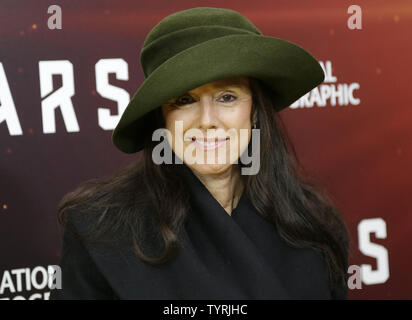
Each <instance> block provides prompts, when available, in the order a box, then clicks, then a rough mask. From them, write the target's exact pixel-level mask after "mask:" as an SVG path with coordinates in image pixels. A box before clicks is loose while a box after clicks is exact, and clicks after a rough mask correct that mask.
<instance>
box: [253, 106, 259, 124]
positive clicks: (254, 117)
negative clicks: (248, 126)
mask: <svg viewBox="0 0 412 320" xmlns="http://www.w3.org/2000/svg"><path fill="white" fill-rule="evenodd" d="M257 119H258V117H257V109H256V108H255V110H254V112H253V116H252V126H253V124H254V123H256V122H257Z"/></svg>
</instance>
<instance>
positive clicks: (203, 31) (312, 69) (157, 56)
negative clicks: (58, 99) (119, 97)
mask: <svg viewBox="0 0 412 320" xmlns="http://www.w3.org/2000/svg"><path fill="white" fill-rule="evenodd" d="M140 63H141V65H142V68H143V72H144V75H145V80H144V81H143V83H142V84H141V86H140V87H139V89H138V90H137V92H136V93H135V94H134V95H133V98H132V99H131V101H130V102H129V104H128V106H127V108H126V110H125V111H124V112H123V114H122V116H121V118H120V121H119V123H118V124H117V126H116V128H115V129H114V131H113V135H112V142H113V144H114V145H115V146H116V148H118V149H119V150H120V151H122V152H124V153H134V152H138V151H140V150H141V149H142V148H143V147H144V136H145V135H147V134H151V132H148V129H147V118H146V117H147V116H148V114H149V112H150V111H153V110H154V109H156V108H158V107H160V106H161V105H162V104H163V103H165V102H167V101H168V100H169V99H171V98H173V97H176V96H179V95H181V94H184V93H186V92H187V91H190V90H192V89H194V88H197V87H199V86H201V85H203V84H205V83H208V82H211V81H215V80H219V79H223V78H228V77H233V76H251V77H255V78H257V79H259V80H261V81H262V82H263V83H264V84H265V85H267V86H268V88H270V89H271V91H272V92H273V94H274V96H275V97H276V110H277V111H280V110H282V109H284V108H286V107H288V106H289V105H291V104H292V103H293V102H295V101H296V100H297V99H299V98H300V97H301V96H303V95H304V94H306V93H307V92H309V91H310V90H312V89H313V88H315V87H316V86H317V85H319V84H320V83H322V82H323V80H324V72H323V69H322V67H321V66H320V64H319V62H318V61H317V60H316V59H315V58H314V57H313V56H312V55H311V54H310V53H308V52H307V51H305V50H304V49H303V48H301V47H299V46H298V45H296V44H294V43H291V42H289V41H286V40H282V39H278V38H274V37H270V36H264V35H263V34H262V33H261V32H260V30H259V29H257V28H256V26H255V25H254V24H253V23H252V22H251V21H250V20H248V19H247V18H246V17H244V16H243V15H241V14H240V13H239V12H236V11H234V10H230V9H221V8H213V7H196V8H191V9H187V10H183V11H179V12H176V13H173V14H171V15H169V16H167V17H166V18H164V19H163V20H161V21H160V22H159V23H158V24H157V25H156V26H154V28H153V29H152V30H151V31H150V33H149V34H148V36H147V37H146V39H145V41H144V43H143V48H142V50H141V52H140Z"/></svg>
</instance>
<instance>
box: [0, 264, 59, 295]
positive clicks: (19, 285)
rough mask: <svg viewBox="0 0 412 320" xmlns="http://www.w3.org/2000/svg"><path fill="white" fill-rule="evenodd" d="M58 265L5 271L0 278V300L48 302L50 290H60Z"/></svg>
mask: <svg viewBox="0 0 412 320" xmlns="http://www.w3.org/2000/svg"><path fill="white" fill-rule="evenodd" d="M61 274H62V272H61V268H60V267H59V266H58V265H49V266H47V267H43V266H36V267H34V268H32V269H30V268H18V269H12V270H5V271H4V272H3V275H2V276H1V278H0V281H1V282H0V300H38V299H42V300H49V296H50V290H54V289H61V288H62V278H61Z"/></svg>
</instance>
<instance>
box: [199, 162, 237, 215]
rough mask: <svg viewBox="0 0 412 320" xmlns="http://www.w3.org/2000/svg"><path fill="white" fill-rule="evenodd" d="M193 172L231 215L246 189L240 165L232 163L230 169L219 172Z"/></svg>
mask: <svg viewBox="0 0 412 320" xmlns="http://www.w3.org/2000/svg"><path fill="white" fill-rule="evenodd" d="M193 173H194V174H195V175H196V176H197V177H198V178H199V180H200V181H201V182H202V183H203V185H204V186H205V187H206V188H207V189H208V190H209V192H210V193H211V194H212V196H213V197H214V198H215V199H216V200H217V201H218V202H219V203H220V205H221V206H222V207H223V209H225V211H226V212H227V213H228V214H229V215H231V214H232V211H233V209H234V208H236V206H237V204H238V202H239V200H240V198H241V196H242V193H243V189H244V185H243V181H242V179H241V175H240V170H239V167H238V166H237V165H232V166H231V167H230V168H229V169H228V170H226V171H224V172H221V173H218V174H208V175H202V174H199V173H197V172H195V171H193Z"/></svg>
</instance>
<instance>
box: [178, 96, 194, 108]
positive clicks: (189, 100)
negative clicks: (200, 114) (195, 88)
mask: <svg viewBox="0 0 412 320" xmlns="http://www.w3.org/2000/svg"><path fill="white" fill-rule="evenodd" d="M191 103H193V98H192V97H191V96H189V95H184V96H180V97H179V98H177V99H176V100H175V101H174V103H173V104H174V105H175V106H183V105H186V104H191Z"/></svg>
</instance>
